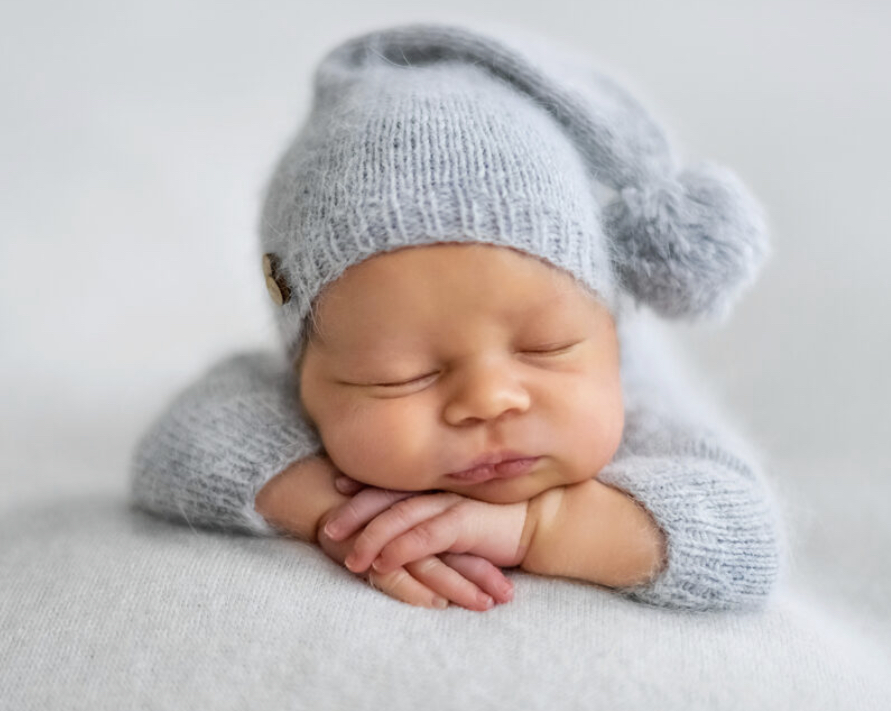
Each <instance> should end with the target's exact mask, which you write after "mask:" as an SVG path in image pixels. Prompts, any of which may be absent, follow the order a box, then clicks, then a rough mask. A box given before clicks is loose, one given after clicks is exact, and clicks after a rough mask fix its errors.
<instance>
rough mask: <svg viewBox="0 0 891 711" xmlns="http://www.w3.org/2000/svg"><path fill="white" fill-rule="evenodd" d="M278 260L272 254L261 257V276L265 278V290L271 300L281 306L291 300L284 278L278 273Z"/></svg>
mask: <svg viewBox="0 0 891 711" xmlns="http://www.w3.org/2000/svg"><path fill="white" fill-rule="evenodd" d="M278 267H279V260H278V257H276V256H275V255H274V254H271V253H270V254H264V255H263V275H264V276H265V277H266V288H267V289H268V291H269V296H270V297H271V298H272V300H273V301H274V302H275V303H276V304H278V305H279V306H282V305H284V304H286V303H288V301H289V300H290V298H291V290H290V289H289V288H288V284H287V282H286V281H285V279H284V277H282V275H281V274H279V273H278Z"/></svg>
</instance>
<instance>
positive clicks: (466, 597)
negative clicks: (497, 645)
mask: <svg viewBox="0 0 891 711" xmlns="http://www.w3.org/2000/svg"><path fill="white" fill-rule="evenodd" d="M405 569H406V570H407V571H408V572H409V573H410V574H411V575H412V577H413V578H415V579H416V580H419V581H420V582H422V583H423V584H424V585H426V586H427V587H428V588H430V589H431V590H434V591H435V592H437V593H439V594H440V595H442V596H443V597H445V598H447V599H448V600H450V601H451V602H453V603H455V604H456V605H460V606H461V607H463V608H466V609H468V610H476V611H478V612H485V611H486V610H491V609H492V608H493V607H494V606H495V600H494V598H493V597H492V596H491V595H489V594H487V593H486V592H485V591H483V590H480V588H479V587H478V586H477V585H476V583H474V582H473V581H472V580H469V579H467V578H466V577H465V576H463V575H462V574H461V573H460V572H458V571H457V570H455V569H454V568H452V567H451V566H449V565H448V564H446V563H445V562H444V561H443V560H441V559H440V558H438V557H437V556H428V557H426V558H422V559H421V560H416V561H413V562H412V563H409V564H408V565H406V566H405Z"/></svg>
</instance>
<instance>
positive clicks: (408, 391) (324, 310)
mask: <svg viewBox="0 0 891 711" xmlns="http://www.w3.org/2000/svg"><path fill="white" fill-rule="evenodd" d="M300 384H301V390H300V396H301V401H302V403H303V406H304V408H305V410H306V413H307V415H308V416H309V418H310V420H311V421H312V422H313V423H314V424H315V426H316V427H317V429H318V431H319V434H320V436H321V440H322V442H323V444H324V449H325V452H326V453H327V455H328V457H330V459H331V461H332V462H333V464H334V466H335V467H336V469H337V470H338V471H339V472H342V473H344V474H346V475H348V476H350V477H352V479H354V480H356V481H359V482H363V483H365V484H373V485H374V486H376V487H382V488H385V489H390V490H394V493H395V492H399V491H406V492H415V491H432V490H436V491H450V492H455V493H457V494H461V495H462V496H461V497H441V496H440V497H426V498H424V499H412V500H405V501H404V503H402V504H400V505H397V506H395V507H393V508H391V509H390V510H389V512H388V513H387V514H386V515H383V514H382V515H381V516H379V517H378V518H377V519H375V520H374V521H373V523H372V524H370V525H368V526H366V527H365V530H364V531H363V533H362V534H361V535H360V536H359V537H358V539H357V540H356V542H355V544H354V546H353V553H352V555H351V556H350V557H348V558H347V559H346V563H347V566H348V567H349V568H350V569H351V570H354V571H356V572H362V571H364V570H365V569H366V568H367V567H368V564H369V563H371V561H372V559H373V558H374V556H375V554H376V553H378V552H380V548H381V544H383V543H386V542H387V540H388V538H389V537H390V536H391V535H393V534H397V535H398V534H403V535H402V536H401V537H399V538H397V539H396V540H394V541H393V542H392V543H391V544H390V545H388V546H387V547H386V548H384V550H383V551H382V555H381V557H380V558H379V559H378V561H377V563H376V567H377V569H376V571H375V572H374V574H373V575H374V578H373V579H374V580H376V581H377V583H376V584H377V586H378V587H380V588H382V589H385V590H387V591H390V592H391V593H392V594H394V595H396V596H398V597H401V598H403V599H407V600H409V601H413V602H416V603H417V604H430V605H433V606H437V604H438V605H439V606H443V605H444V604H445V603H446V602H447V601H452V602H460V603H461V604H463V605H464V606H465V607H470V608H474V609H486V608H488V607H491V606H492V605H493V604H494V602H495V601H502V602H503V601H505V600H506V599H508V598H509V596H510V588H509V582H508V581H507V579H506V578H504V577H503V576H501V575H500V574H498V572H497V569H495V568H493V567H492V566H486V565H484V564H481V563H475V564H474V563H468V562H467V561H458V560H457V559H456V558H454V557H452V558H450V559H449V560H450V561H452V562H453V563H457V566H454V565H453V566H452V567H457V568H458V570H461V571H466V574H467V576H468V577H469V579H470V581H471V582H473V583H475V584H476V585H468V584H467V583H466V581H465V580H464V579H463V578H462V576H460V575H457V574H456V573H455V572H454V571H450V570H448V569H447V568H448V566H446V565H443V564H438V563H437V561H436V559H435V558H430V557H429V556H431V555H432V554H437V553H442V552H444V551H452V552H462V553H464V552H471V553H474V554H476V555H477V556H479V557H480V558H482V559H483V560H487V561H490V562H491V563H494V564H497V565H499V566H521V567H522V568H523V569H525V570H529V571H534V572H538V573H542V574H549V575H566V576H573V577H578V578H583V579H586V580H590V581H592V582H598V583H602V584H605V585H610V586H619V585H632V584H635V583H639V582H643V581H645V580H647V579H648V578H649V577H650V576H651V575H652V574H653V572H654V571H655V570H656V568H657V567H658V565H659V564H660V561H661V558H662V553H661V548H662V542H661V533H660V532H659V530H658V528H657V527H656V526H655V525H654V524H653V523H652V522H651V521H650V519H649V517H648V516H647V515H646V513H645V512H644V510H643V509H642V508H640V507H638V506H636V505H635V504H634V503H633V501H632V500H631V499H630V498H628V497H626V496H621V495H617V494H618V492H616V491H615V490H613V489H609V488H608V487H606V486H604V485H602V484H599V483H598V482H597V481H596V480H595V477H596V475H597V473H598V472H600V470H601V469H602V468H603V466H604V465H606V464H607V463H608V462H609V461H610V460H611V459H612V458H613V455H614V454H615V452H616V449H617V448H618V446H619V442H620V440H621V436H622V426H623V421H624V412H623V407H622V387H621V382H620V373H619V343H618V339H617V335H616V329H615V325H614V323H613V320H612V317H611V316H610V314H609V311H608V310H607V309H606V308H605V306H604V305H603V304H602V303H600V302H599V301H598V300H597V299H596V297H595V296H594V295H592V294H589V293H587V292H586V291H585V290H584V289H583V288H582V287H580V286H579V285H578V284H576V283H575V282H574V280H573V279H572V278H571V277H570V276H569V275H567V274H565V273H562V272H559V271H557V270H556V269H554V268H553V267H549V266H547V265H546V264H545V263H543V262H541V261H540V260H537V259H534V258H531V257H529V256H526V255H523V254H521V253H519V252H515V251H513V250H510V249H507V248H504V247H492V246H488V245H438V246H427V247H414V248H407V249H403V250H400V251H397V252H393V253H388V254H385V255H380V256H376V257H372V258H371V259H369V260H367V261H365V262H363V263H361V264H359V265H358V266H354V267H352V268H350V269H349V270H347V272H346V274H345V275H344V276H342V277H341V278H340V279H338V280H337V281H336V282H335V283H334V284H333V285H332V286H331V288H330V289H328V290H327V291H326V292H325V295H324V298H323V299H322V300H321V303H320V306H319V308H318V311H317V315H316V318H315V326H314V329H313V331H312V333H311V335H310V336H309V338H308V342H307V345H306V349H305V352H304V355H303V358H302V366H301V368H300ZM288 476H289V477H294V479H295V481H294V482H293V483H291V482H287V483H285V482H281V481H278V480H273V481H272V482H270V484H268V485H267V486H266V487H264V489H263V491H261V492H260V496H259V497H258V506H257V508H258V510H259V511H260V512H261V513H263V514H264V515H265V516H266V518H267V519H268V520H270V521H272V522H274V523H277V524H278V525H280V526H281V527H282V528H283V529H285V530H292V529H296V530H297V531H298V532H299V533H302V534H303V535H304V536H305V537H307V538H310V539H311V538H312V532H314V531H317V530H318V521H319V519H324V518H326V516H329V515H330V513H329V512H328V511H326V510H325V509H326V507H330V505H331V503H332V502H333V501H335V500H336V498H334V497H333V493H334V491H333V488H332V483H331V481H330V479H329V481H326V482H325V483H324V484H323V487H322V490H321V491H318V492H315V493H312V494H311V493H310V492H309V491H307V486H306V484H305V483H304V482H303V480H302V476H301V473H300V471H299V469H298V471H297V472H291V473H289V475H288ZM567 485H576V486H571V487H569V486H567ZM282 487H283V488H284V493H279V489H280V488H282ZM325 488H327V491H325ZM291 490H299V491H300V498H301V499H302V503H301V504H300V506H299V507H296V506H295V505H294V504H293V500H294V499H295V498H297V497H295V496H292V495H290V491H291ZM545 492H548V496H545ZM463 497H468V498H469V499H473V500H479V501H483V502H489V503H492V504H514V505H513V506H482V505H479V504H478V503H472V502H469V501H467V499H465V498H463ZM399 498H402V497H399V496H395V497H394V496H392V495H391V496H381V495H375V494H371V492H366V493H365V494H364V495H360V497H357V499H356V500H354V501H352V502H350V503H349V504H347V505H346V506H345V507H344V510H343V512H342V513H340V515H339V516H337V515H335V516H334V517H332V518H331V519H330V520H329V521H328V525H327V526H326V527H325V532H326V533H327V534H328V536H329V538H331V537H332V534H334V533H335V531H336V535H334V536H333V538H336V539H342V538H343V537H344V536H345V535H347V534H351V533H352V532H353V530H354V529H355V528H356V527H357V526H360V525H364V524H366V523H367V522H368V519H369V518H370V517H372V516H373V515H374V514H377V513H379V512H380V507H387V506H389V505H390V504H393V503H394V502H395V501H397V500H398V499H399ZM437 499H438V500H437ZM412 524H418V525H416V526H412ZM524 530H525V532H526V533H525V535H523V534H524ZM323 542H324V545H325V549H326V550H328V551H331V552H333V551H334V550H335V547H334V546H332V545H331V544H330V543H329V542H327V541H324V539H323ZM425 556H428V557H427V558H426V559H425ZM335 557H339V556H337V555H336V554H335ZM419 559H421V560H426V562H425V564H424V565H414V566H410V567H409V570H410V571H412V573H413V576H412V577H413V579H414V580H410V579H408V578H407V577H406V576H402V575H392V574H391V575H388V576H383V575H381V574H386V573H392V572H393V569H395V568H399V567H401V566H402V565H405V564H409V563H412V562H414V561H417V560H419ZM416 582H423V583H426V584H427V586H428V587H429V588H431V589H435V590H437V591H438V592H439V594H438V595H431V594H428V592H427V590H425V589H424V587H422V586H420V585H417V584H416ZM477 585H478V586H479V589H477V587H476V586H477Z"/></svg>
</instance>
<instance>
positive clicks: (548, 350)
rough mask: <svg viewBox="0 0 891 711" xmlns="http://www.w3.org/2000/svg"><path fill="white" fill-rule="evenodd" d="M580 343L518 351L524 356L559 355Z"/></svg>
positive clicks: (574, 342)
mask: <svg viewBox="0 0 891 711" xmlns="http://www.w3.org/2000/svg"><path fill="white" fill-rule="evenodd" d="M580 342H581V341H573V342H571V343H562V344H560V345H556V346H545V347H543V348H524V349H523V350H521V351H520V353H523V354H525V355H560V354H561V353H564V352H566V351H568V350H570V349H571V348H573V347H574V346H577V345H578V344H579V343H580Z"/></svg>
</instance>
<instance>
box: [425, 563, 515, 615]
mask: <svg viewBox="0 0 891 711" xmlns="http://www.w3.org/2000/svg"><path fill="white" fill-rule="evenodd" d="M440 558H442V560H443V562H444V563H445V564H446V565H448V566H449V567H450V568H454V569H455V570H456V571H458V572H459V573H460V574H461V575H463V576H464V577H465V578H467V580H469V581H470V582H472V583H475V584H476V586H477V587H478V588H479V589H480V590H482V591H483V592H486V593H488V594H489V595H491V596H492V598H493V599H494V600H495V602H496V603H499V604H502V603H505V602H510V601H511V600H513V597H514V584H513V583H512V582H511V579H510V578H508V577H507V576H506V575H505V574H504V573H503V572H502V570H501V568H499V567H498V566H497V565H494V564H492V563H490V562H489V561H488V560H486V559H485V558H481V557H480V556H477V555H471V554H468V553H443V554H442V555H441V556H440Z"/></svg>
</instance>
